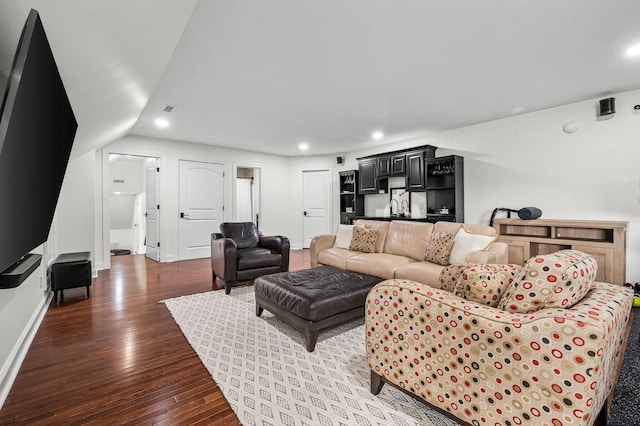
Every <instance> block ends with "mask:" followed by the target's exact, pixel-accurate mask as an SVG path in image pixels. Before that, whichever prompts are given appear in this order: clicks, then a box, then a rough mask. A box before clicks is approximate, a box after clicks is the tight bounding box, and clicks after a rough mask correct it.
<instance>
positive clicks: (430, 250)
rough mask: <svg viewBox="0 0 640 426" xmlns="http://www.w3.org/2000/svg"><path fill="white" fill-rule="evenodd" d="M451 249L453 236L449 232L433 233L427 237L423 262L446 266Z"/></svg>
mask: <svg viewBox="0 0 640 426" xmlns="http://www.w3.org/2000/svg"><path fill="white" fill-rule="evenodd" d="M452 247H453V234H451V233H450V232H434V233H433V234H431V235H430V236H429V240H428V241H427V249H426V250H425V253H424V260H426V261H427V262H432V263H437V264H438V265H443V266H447V265H448V264H449V255H450V254H451V248H452Z"/></svg>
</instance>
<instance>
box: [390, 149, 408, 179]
mask: <svg viewBox="0 0 640 426" xmlns="http://www.w3.org/2000/svg"><path fill="white" fill-rule="evenodd" d="M405 159H406V156H405V154H400V155H394V156H392V157H391V174H392V175H394V176H397V175H404V174H405V173H406V171H405V167H404V164H405Z"/></svg>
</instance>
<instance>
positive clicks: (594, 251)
mask: <svg viewBox="0 0 640 426" xmlns="http://www.w3.org/2000/svg"><path fill="white" fill-rule="evenodd" d="M571 248H572V249H574V250H578V251H583V252H585V253H588V254H590V255H591V256H593V258H594V259H595V260H596V262H597V263H598V273H597V274H596V281H604V282H606V283H614V284H620V285H624V282H619V281H620V279H619V278H617V277H614V276H613V249H612V248H606V247H596V246H590V245H577V244H574V245H573V246H572V247H571ZM616 279H618V282H616ZM623 281H624V280H623Z"/></svg>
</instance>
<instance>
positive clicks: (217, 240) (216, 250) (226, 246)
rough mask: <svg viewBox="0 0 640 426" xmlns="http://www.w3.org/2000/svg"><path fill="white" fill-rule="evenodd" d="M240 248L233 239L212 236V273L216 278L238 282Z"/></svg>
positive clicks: (215, 234)
mask: <svg viewBox="0 0 640 426" xmlns="http://www.w3.org/2000/svg"><path fill="white" fill-rule="evenodd" d="M237 251H238V246H237V244H236V242H235V241H233V240H232V239H231V238H223V237H222V235H221V234H218V233H213V234H211V271H212V272H213V275H214V278H215V277H220V278H221V279H222V280H224V281H236V278H237V276H238V271H237V269H236V264H237V260H238V253H237Z"/></svg>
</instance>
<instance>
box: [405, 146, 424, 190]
mask: <svg viewBox="0 0 640 426" xmlns="http://www.w3.org/2000/svg"><path fill="white" fill-rule="evenodd" d="M405 158H406V165H407V170H406V175H405V176H406V185H405V187H406V189H407V190H408V191H416V190H421V189H424V151H413V152H407V154H406V155H405Z"/></svg>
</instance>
